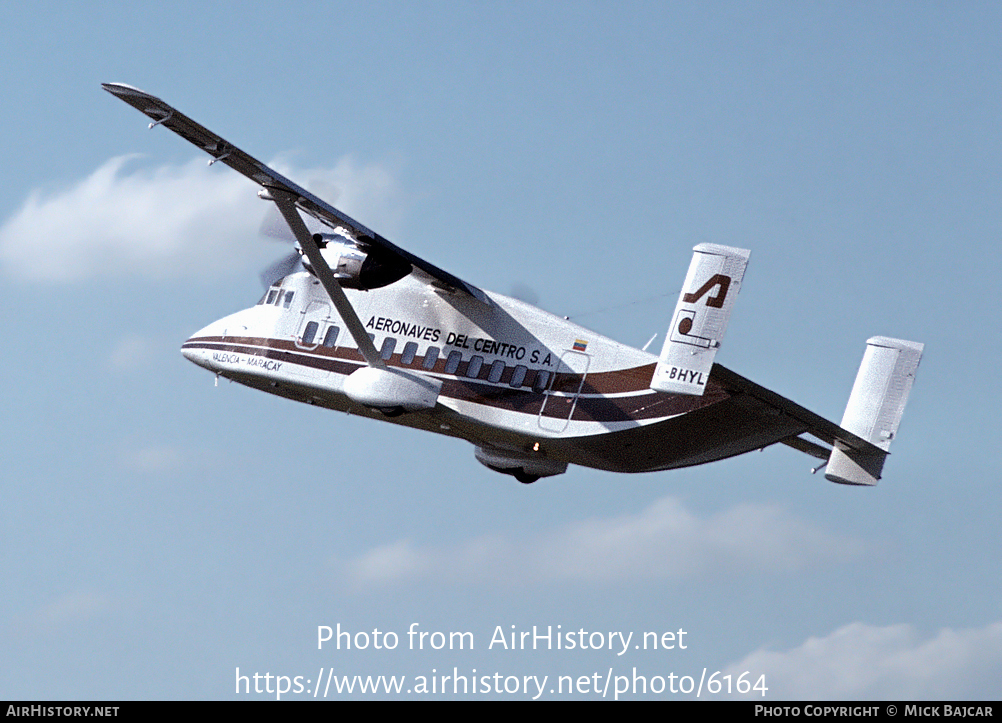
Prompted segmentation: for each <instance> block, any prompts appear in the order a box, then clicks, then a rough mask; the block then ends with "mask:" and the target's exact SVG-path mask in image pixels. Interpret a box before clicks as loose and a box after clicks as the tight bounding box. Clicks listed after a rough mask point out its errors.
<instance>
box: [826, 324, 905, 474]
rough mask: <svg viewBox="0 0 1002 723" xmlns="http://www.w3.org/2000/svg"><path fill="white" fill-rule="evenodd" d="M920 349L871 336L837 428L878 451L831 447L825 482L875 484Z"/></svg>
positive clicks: (901, 408) (903, 409)
mask: <svg viewBox="0 0 1002 723" xmlns="http://www.w3.org/2000/svg"><path fill="white" fill-rule="evenodd" d="M923 348H924V345H923V344H919V343H917V342H913V341H903V340H901V339H890V338H888V337H885V336H875V337H873V338H871V339H868V340H867V342H866V352H865V353H864V354H863V362H862V363H861V364H860V366H859V373H858V374H857V375H856V382H855V384H853V386H852V393H851V394H850V395H849V403H848V404H847V405H846V408H845V415H844V416H843V417H842V428H843V429H846V430H848V431H849V432H852V433H853V434H855V435H857V436H859V437H862V438H863V439H865V440H866V441H867V442H869V443H870V444H872V445H874V447H876V448H879V449H874V448H870V449H866V450H862V451H861V450H855V449H851V448H849V447H847V446H845V445H842V444H838V443H836V445H835V449H833V450H832V455H831V458H830V459H829V461H828V467H827V468H826V469H825V477H826V478H827V479H828V480H830V481H832V482H839V483H841V484H850V485H875V484H877V480H878V479H880V473H881V471H882V470H883V467H884V459H885V458H886V456H887V450H888V448H889V447H890V446H891V440H892V439H894V436H895V435H896V434H897V433H898V425H899V424H900V423H901V415H902V413H903V412H904V411H905V403H906V402H907V401H908V394H909V392H911V389H912V383H913V382H914V381H915V373H916V371H917V370H918V365H919V361H920V360H921V359H922V350H923Z"/></svg>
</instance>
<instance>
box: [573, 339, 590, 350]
mask: <svg viewBox="0 0 1002 723" xmlns="http://www.w3.org/2000/svg"><path fill="white" fill-rule="evenodd" d="M587 348H588V342H586V341H584V340H583V339H575V340H574V351H584V350H585V349H587Z"/></svg>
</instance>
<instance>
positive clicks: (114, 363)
mask: <svg viewBox="0 0 1002 723" xmlns="http://www.w3.org/2000/svg"><path fill="white" fill-rule="evenodd" d="M154 347H155V345H154V343H153V342H152V341H151V340H150V339H148V338H147V337H143V336H139V335H137V334H130V335H129V336H125V337H123V338H121V339H119V340H118V341H117V342H115V344H114V345H113V346H112V347H111V353H110V354H109V355H108V363H109V364H110V365H111V368H112V369H116V370H119V371H131V370H133V369H138V368H140V367H142V366H143V365H145V364H146V363H147V362H149V360H150V359H151V358H152V357H153V349H154Z"/></svg>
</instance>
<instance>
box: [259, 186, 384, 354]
mask: <svg viewBox="0 0 1002 723" xmlns="http://www.w3.org/2000/svg"><path fill="white" fill-rule="evenodd" d="M267 195H268V197H270V198H271V200H273V201H274V202H275V205H276V206H278V210H279V211H281V213H282V216H284V217H285V222H286V223H288V224H289V228H290V229H291V230H292V234H293V235H294V236H295V237H296V241H298V242H299V246H300V248H302V249H303V253H304V254H306V258H308V259H309V260H310V265H311V266H312V267H313V272H314V273H315V274H316V276H317V278H318V279H320V283H321V284H323V285H324V289H325V290H326V291H327V295H328V296H330V297H331V301H333V302H334V308H336V309H337V312H338V314H340V316H341V320H342V321H344V325H345V326H346V327H348V332H349V333H350V334H351V338H352V339H354V340H355V343H356V344H357V345H358V350H359V352H361V354H362V356H363V357H364V358H365V362H366V363H367V364H368V365H369V366H370V367H376V368H379V369H382V368H384V367H385V366H386V364H385V363H384V362H383V360H382V359H381V358H380V357H379V353H378V352H377V351H376V347H375V345H374V344H373V343H372V339H370V338H369V334H368V333H367V332H366V331H365V327H364V326H363V325H362V320H361V319H359V318H358V314H356V313H355V309H354V307H353V306H352V305H351V302H350V301H348V297H347V296H345V293H344V290H342V289H341V284H339V283H338V282H337V279H336V278H335V277H334V272H332V271H331V267H330V266H328V265H327V261H326V259H324V257H323V254H321V253H320V248H319V247H318V246H317V242H316V241H314V240H313V236H312V235H311V234H310V231H309V229H307V228H306V224H305V223H304V222H303V217H302V216H300V215H299V211H298V210H296V196H295V195H294V194H291V193H286V192H284V191H279V190H277V189H274V188H273V189H270V190H269V191H268V192H267Z"/></svg>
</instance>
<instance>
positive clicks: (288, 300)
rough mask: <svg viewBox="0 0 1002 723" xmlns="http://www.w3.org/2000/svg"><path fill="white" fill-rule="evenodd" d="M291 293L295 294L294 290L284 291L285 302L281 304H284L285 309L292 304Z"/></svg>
mask: <svg viewBox="0 0 1002 723" xmlns="http://www.w3.org/2000/svg"><path fill="white" fill-rule="evenodd" d="M293 294H295V292H294V291H286V292H285V303H284V304H283V306H284V307H285V308H286V309H288V308H289V306H291V305H292V296H293Z"/></svg>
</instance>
